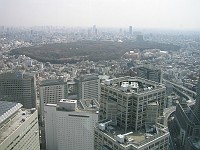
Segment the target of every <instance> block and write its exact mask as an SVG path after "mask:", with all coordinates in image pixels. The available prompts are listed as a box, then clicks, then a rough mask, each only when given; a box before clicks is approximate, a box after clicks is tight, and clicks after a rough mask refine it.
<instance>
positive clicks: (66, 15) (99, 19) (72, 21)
mask: <svg viewBox="0 0 200 150" xmlns="http://www.w3.org/2000/svg"><path fill="white" fill-rule="evenodd" d="M199 6H200V1H198V0H191V1H187V0H182V1H180V0H176V1H172V0H168V1H166V0H163V1H160V0H153V1H149V0H132V1H131V0H118V1H117V2H116V1H114V0H109V1H105V0H95V1H94V0H84V1H81V0H73V1H72V0H67V1H64V0H58V1H55V0H48V1H47V0H42V1H41V0H34V1H33V0H28V1H25V0H21V1H14V0H10V1H5V0H0V19H1V23H0V25H1V26H43V25H44V26H46V25H53V26H67V27H72V26H75V27H78V26H83V27H86V26H87V27H88V26H91V25H92V24H95V25H97V26H98V27H128V26H130V25H131V26H133V29H135V28H158V29H178V30H200V18H199V17H198V16H197V14H199V13H200V11H199V10H198V7H199Z"/></svg>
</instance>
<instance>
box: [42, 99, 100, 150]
mask: <svg viewBox="0 0 200 150" xmlns="http://www.w3.org/2000/svg"><path fill="white" fill-rule="evenodd" d="M44 108H45V131H46V147H47V149H48V150H55V149H56V150H72V149H74V150H93V148H94V126H95V125H96V123H97V122H98V108H99V104H98V102H97V101H96V100H95V99H93V100H91V99H85V100H81V101H77V100H67V99H62V100H61V101H60V102H59V103H58V104H57V105H56V104H46V106H45V107H44Z"/></svg>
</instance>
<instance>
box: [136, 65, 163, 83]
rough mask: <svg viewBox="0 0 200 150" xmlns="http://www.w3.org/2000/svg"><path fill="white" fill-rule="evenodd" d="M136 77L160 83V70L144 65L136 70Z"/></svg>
mask: <svg viewBox="0 0 200 150" xmlns="http://www.w3.org/2000/svg"><path fill="white" fill-rule="evenodd" d="M137 73H138V76H139V77H141V78H145V79H148V80H152V81H155V82H159V83H162V70H161V69H160V68H156V67H155V66H153V65H150V64H145V65H143V66H141V67H139V68H137Z"/></svg>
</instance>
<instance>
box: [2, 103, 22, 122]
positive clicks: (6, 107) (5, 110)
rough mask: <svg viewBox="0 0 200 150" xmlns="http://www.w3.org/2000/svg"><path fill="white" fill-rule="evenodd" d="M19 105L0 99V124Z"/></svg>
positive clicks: (19, 105)
mask: <svg viewBox="0 0 200 150" xmlns="http://www.w3.org/2000/svg"><path fill="white" fill-rule="evenodd" d="M21 107H22V104H20V103H15V102H7V101H0V125H1V123H3V122H4V121H5V120H6V119H8V118H9V117H10V116H11V115H12V114H14V113H15V112H16V111H18V109H19V108H21Z"/></svg>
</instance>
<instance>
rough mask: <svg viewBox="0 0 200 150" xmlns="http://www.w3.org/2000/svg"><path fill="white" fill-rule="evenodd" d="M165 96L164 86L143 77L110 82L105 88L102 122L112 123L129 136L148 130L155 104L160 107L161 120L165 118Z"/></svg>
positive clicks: (124, 78)
mask: <svg viewBox="0 0 200 150" xmlns="http://www.w3.org/2000/svg"><path fill="white" fill-rule="evenodd" d="M165 95H166V88H165V86H164V85H162V84H159V83H157V82H154V81H150V80H146V79H143V78H140V77H121V78H117V79H110V80H107V81H105V82H104V83H102V84H101V98H100V106H101V107H100V119H110V120H112V122H113V123H115V124H117V125H118V126H120V127H121V128H123V129H124V131H125V132H126V131H127V130H129V129H132V130H134V131H139V130H141V129H143V128H144V127H145V120H146V116H147V110H150V109H148V108H150V106H152V103H155V104H156V109H157V110H156V111H155V112H156V115H157V117H160V116H162V115H163V110H164V106H165V104H164V101H165ZM155 112H154V113H155ZM152 113H153V112H152ZM155 122H157V121H155Z"/></svg>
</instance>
